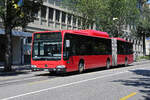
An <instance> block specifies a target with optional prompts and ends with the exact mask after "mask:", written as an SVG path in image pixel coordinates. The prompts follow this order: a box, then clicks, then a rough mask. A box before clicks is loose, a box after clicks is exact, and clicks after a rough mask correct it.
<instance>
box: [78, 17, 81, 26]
mask: <svg viewBox="0 0 150 100" xmlns="http://www.w3.org/2000/svg"><path fill="white" fill-rule="evenodd" d="M78 26H81V18H78Z"/></svg>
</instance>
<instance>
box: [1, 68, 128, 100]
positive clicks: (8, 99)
mask: <svg viewBox="0 0 150 100" xmlns="http://www.w3.org/2000/svg"><path fill="white" fill-rule="evenodd" d="M127 72H129V71H123V72H119V73H115V74H109V75H105V76H99V77H95V78H91V79H85V80H82V81H77V82H72V83H68V84H62V85H58V86H55V87H50V88H46V89H42V90H38V91H33V92H28V93H24V94H20V95H16V96H12V97H8V98H3V99H1V100H10V99H14V98H19V97H23V96H26V95H31V94H36V93H40V92H43V91H49V90H53V89H57V88H61V87H66V86H70V85H75V84H79V83H83V82H88V81H92V80H96V79H100V78H105V77H111V76H114V75H118V74H122V73H127Z"/></svg>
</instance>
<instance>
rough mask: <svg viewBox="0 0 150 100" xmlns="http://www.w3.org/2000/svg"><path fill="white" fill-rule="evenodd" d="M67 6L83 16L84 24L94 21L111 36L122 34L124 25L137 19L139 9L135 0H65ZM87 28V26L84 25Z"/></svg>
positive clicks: (99, 28)
mask: <svg viewBox="0 0 150 100" xmlns="http://www.w3.org/2000/svg"><path fill="white" fill-rule="evenodd" d="M65 1H67V3H66V2H65V4H67V5H69V6H68V7H69V8H70V9H71V8H72V10H74V11H76V12H78V13H81V14H82V16H83V18H85V19H88V20H86V21H84V22H83V25H84V26H86V25H88V24H89V23H91V22H93V21H94V22H95V23H96V26H97V29H98V30H102V31H106V32H108V33H110V35H112V36H120V35H122V33H123V32H122V28H123V26H124V25H128V24H134V23H135V22H136V20H137V16H138V14H139V10H138V9H137V7H136V6H137V0H65ZM85 28H87V27H85Z"/></svg>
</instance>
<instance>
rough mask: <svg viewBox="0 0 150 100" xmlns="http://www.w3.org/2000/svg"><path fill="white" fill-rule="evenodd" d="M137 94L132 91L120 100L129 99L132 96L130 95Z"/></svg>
mask: <svg viewBox="0 0 150 100" xmlns="http://www.w3.org/2000/svg"><path fill="white" fill-rule="evenodd" d="M136 94H137V93H136V92H133V93H131V94H129V95H127V96H125V97H123V98H121V99H120V100H127V99H128V98H130V97H132V96H134V95H136Z"/></svg>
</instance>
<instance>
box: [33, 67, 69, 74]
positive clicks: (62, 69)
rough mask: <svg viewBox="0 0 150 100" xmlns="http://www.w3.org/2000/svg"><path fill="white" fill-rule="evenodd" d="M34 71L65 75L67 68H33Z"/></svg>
mask: <svg viewBox="0 0 150 100" xmlns="http://www.w3.org/2000/svg"><path fill="white" fill-rule="evenodd" d="M31 69H32V71H49V72H58V73H65V72H66V68H31Z"/></svg>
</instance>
